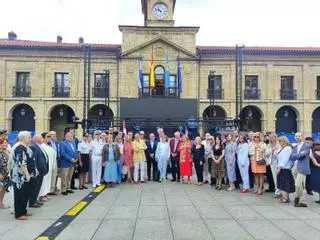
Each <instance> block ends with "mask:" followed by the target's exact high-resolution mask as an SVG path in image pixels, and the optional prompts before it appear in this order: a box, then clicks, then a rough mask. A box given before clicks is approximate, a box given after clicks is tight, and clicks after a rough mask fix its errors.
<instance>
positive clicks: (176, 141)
mask: <svg viewBox="0 0 320 240" xmlns="http://www.w3.org/2000/svg"><path fill="white" fill-rule="evenodd" d="M181 143H182V142H181V138H180V132H175V134H174V138H173V139H171V140H170V152H171V154H170V156H171V170H172V180H171V182H175V181H177V182H180V166H179V165H180V164H179V159H180V145H181Z"/></svg>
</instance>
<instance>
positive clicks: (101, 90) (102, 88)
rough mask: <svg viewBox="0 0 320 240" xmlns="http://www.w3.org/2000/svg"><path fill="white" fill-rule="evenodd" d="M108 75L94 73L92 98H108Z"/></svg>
mask: <svg viewBox="0 0 320 240" xmlns="http://www.w3.org/2000/svg"><path fill="white" fill-rule="evenodd" d="M108 81H109V74H108V73H107V75H106V74H104V73H95V74H94V87H93V96H94V97H97V98H105V97H107V96H108V85H109V84H108Z"/></svg>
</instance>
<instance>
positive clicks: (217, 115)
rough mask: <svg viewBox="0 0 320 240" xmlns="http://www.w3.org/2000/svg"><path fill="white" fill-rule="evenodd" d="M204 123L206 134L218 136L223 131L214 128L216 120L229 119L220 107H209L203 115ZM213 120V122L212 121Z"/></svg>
mask: <svg viewBox="0 0 320 240" xmlns="http://www.w3.org/2000/svg"><path fill="white" fill-rule="evenodd" d="M202 118H203V120H204V122H203V131H204V133H207V132H209V133H211V134H216V133H218V132H221V130H222V129H220V128H219V127H216V126H214V122H213V121H214V120H224V119H226V118H227V114H226V111H225V110H224V109H223V108H222V107H220V106H209V107H207V108H206V109H205V110H204V111H203V114H202ZM212 120H213V121H212Z"/></svg>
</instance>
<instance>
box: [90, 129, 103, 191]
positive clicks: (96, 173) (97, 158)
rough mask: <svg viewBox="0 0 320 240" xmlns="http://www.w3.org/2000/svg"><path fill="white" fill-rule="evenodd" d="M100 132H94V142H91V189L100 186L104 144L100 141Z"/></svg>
mask: <svg viewBox="0 0 320 240" xmlns="http://www.w3.org/2000/svg"><path fill="white" fill-rule="evenodd" d="M100 136H101V132H100V131H99V130H97V131H95V132H94V140H93V141H91V147H92V153H91V156H92V157H91V159H92V166H91V169H92V187H94V188H95V187H97V186H100V185H101V184H100V181H101V174H102V148H103V146H104V143H103V142H102V141H101V138H100Z"/></svg>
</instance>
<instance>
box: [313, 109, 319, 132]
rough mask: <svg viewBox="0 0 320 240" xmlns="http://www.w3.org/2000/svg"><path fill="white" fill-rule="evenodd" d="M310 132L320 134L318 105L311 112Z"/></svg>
mask: <svg viewBox="0 0 320 240" xmlns="http://www.w3.org/2000/svg"><path fill="white" fill-rule="evenodd" d="M312 133H313V134H317V135H320V107H317V108H316V109H314V110H313V112H312Z"/></svg>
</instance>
